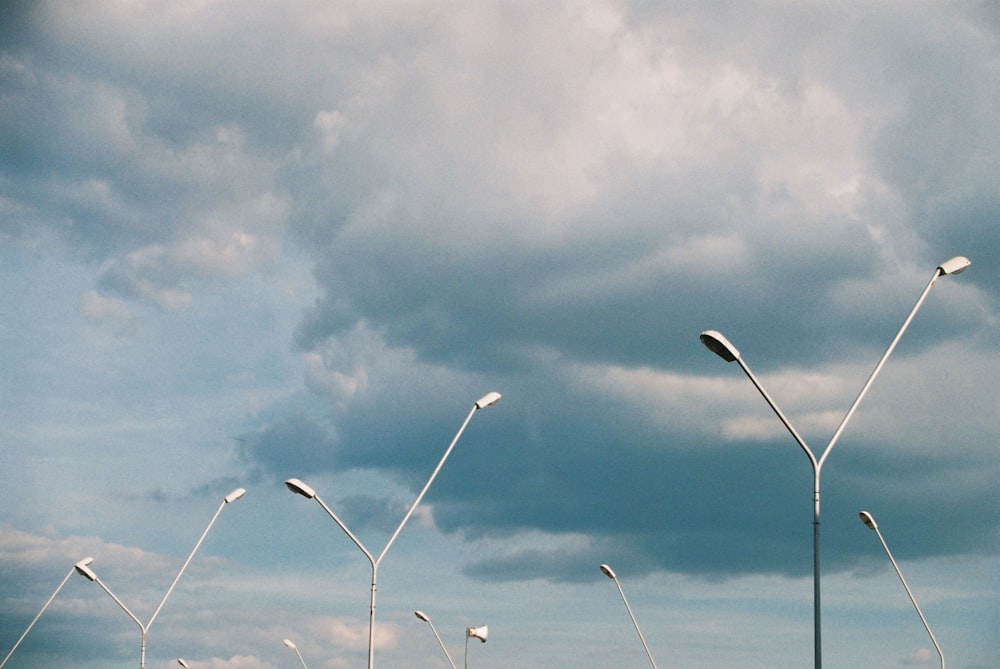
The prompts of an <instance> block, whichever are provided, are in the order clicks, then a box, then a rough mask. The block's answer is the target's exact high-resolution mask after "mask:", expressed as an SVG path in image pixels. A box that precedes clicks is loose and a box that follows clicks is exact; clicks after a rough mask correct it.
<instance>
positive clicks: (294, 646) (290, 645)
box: [281, 639, 309, 669]
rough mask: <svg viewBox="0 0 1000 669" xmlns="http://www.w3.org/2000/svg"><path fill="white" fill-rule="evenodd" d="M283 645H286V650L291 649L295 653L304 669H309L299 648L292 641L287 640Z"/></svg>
mask: <svg viewBox="0 0 1000 669" xmlns="http://www.w3.org/2000/svg"><path fill="white" fill-rule="evenodd" d="M281 643H283V644H285V648H290V649H291V650H294V651H295V654H296V655H297V656H298V658H299V664H301V665H302V669H309V667H307V666H306V661H305V660H303V659H302V653H300V652H299V647H298V646H296V645H295V644H294V643H293V642H292V640H291V639H285V640H284V641H282V642H281Z"/></svg>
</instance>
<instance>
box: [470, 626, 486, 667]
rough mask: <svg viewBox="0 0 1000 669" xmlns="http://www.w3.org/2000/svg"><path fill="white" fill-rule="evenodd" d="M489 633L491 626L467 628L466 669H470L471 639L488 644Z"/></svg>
mask: <svg viewBox="0 0 1000 669" xmlns="http://www.w3.org/2000/svg"><path fill="white" fill-rule="evenodd" d="M489 633H490V628H489V625H481V626H479V627H466V628H465V669H469V639H479V640H480V641H482V642H483V643H486V637H487V636H489Z"/></svg>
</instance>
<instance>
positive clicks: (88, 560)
mask: <svg viewBox="0 0 1000 669" xmlns="http://www.w3.org/2000/svg"><path fill="white" fill-rule="evenodd" d="M93 561H94V558H92V557H86V558H83V559H82V560H80V561H79V562H77V563H76V564H75V565H73V567H72V568H70V570H69V571H68V572H66V575H65V576H64V577H63V580H62V582H61V583H60V584H59V586H58V587H57V588H56V589H55V592H53V593H52V595H51V596H49V599H48V601H46V602H45V604H44V605H42V609H41V610H40V611H39V612H38V614H37V615H35V618H34V620H32V621H31V623H29V624H28V627H27V629H25V630H24V632H23V633H22V634H21V636H20V638H18V640H17V642H16V643H15V644H14V647H13V648H11V649H10V652H8V653H7V656H6V657H4V658H3V661H2V662H0V667H3V665H5V664H7V660H9V659H10V656H11V655H13V654H14V651H15V650H17V647H18V646H20V645H21V642H22V641H24V637H26V636H28V632H30V631H31V628H32V627H34V626H35V623H36V622H38V619H39V618H41V617H42V614H43V613H45V609H47V608H49V604H51V603H52V600H53V599H55V598H56V595H58V594H59V591H60V590H62V588H63V586H64V585H66V581H68V580H69V577H70V576H72V575H73V572H74V571H76V568H77V567H78V566H84V567H86V566H87V565H88V564H90V563H91V562H93Z"/></svg>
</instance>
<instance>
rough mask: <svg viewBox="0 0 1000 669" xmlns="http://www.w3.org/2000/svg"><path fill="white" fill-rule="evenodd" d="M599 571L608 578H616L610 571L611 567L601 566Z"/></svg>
mask: <svg viewBox="0 0 1000 669" xmlns="http://www.w3.org/2000/svg"><path fill="white" fill-rule="evenodd" d="M601 571H602V572H604V575H605V576H607V577H608V578H618V577H617V576H615V572H614V571H613V570H612V569H611V567H609V566H608V565H606V564H602V565H601Z"/></svg>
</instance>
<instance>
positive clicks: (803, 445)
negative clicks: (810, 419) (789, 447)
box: [736, 357, 819, 471]
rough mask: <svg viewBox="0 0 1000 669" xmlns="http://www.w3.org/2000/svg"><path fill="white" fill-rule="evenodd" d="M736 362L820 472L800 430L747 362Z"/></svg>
mask: <svg viewBox="0 0 1000 669" xmlns="http://www.w3.org/2000/svg"><path fill="white" fill-rule="evenodd" d="M736 362H738V363H739V365H740V369H742V370H743V372H744V373H745V374H746V375H747V378H748V379H750V382H751V383H752V384H753V385H754V387H755V388H756V389H757V392H759V393H760V395H761V397H763V398H764V401H765V402H767V404H768V406H769V407H771V410H772V411H774V413H775V415H776V416H777V417H778V420H780V421H781V423H782V424H783V425H784V426H785V429H787V430H788V432H789V433H790V434H791V435H792V437H793V438H794V439H795V441H796V443H797V444H798V445H799V447H800V448H801V449H802V451H803V452H804V453H805V454H806V457H807V458H809V462H810V463H812V466H813V470H814V471H818V470H819V465H818V463H817V462H816V456H815V455H813V452H812V450H811V449H810V448H809V445H808V444H806V441H805V439H803V438H802V436H801V435H800V434H799V432H798V430H796V429H795V426H793V425H792V424H791V422H790V421H789V420H788V419H787V418H786V417H785V414H784V412H782V411H781V408H780V407H778V405H777V403H776V402H775V401H774V400H773V399H771V396H770V395H769V394H768V392H767V391H766V390H764V386H762V385H761V384H760V381H758V380H757V377H756V376H754V373H753V372H752V371H750V367H749V366H748V365H747V364H746V363H745V362H743V358H742V357H739V358H736Z"/></svg>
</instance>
